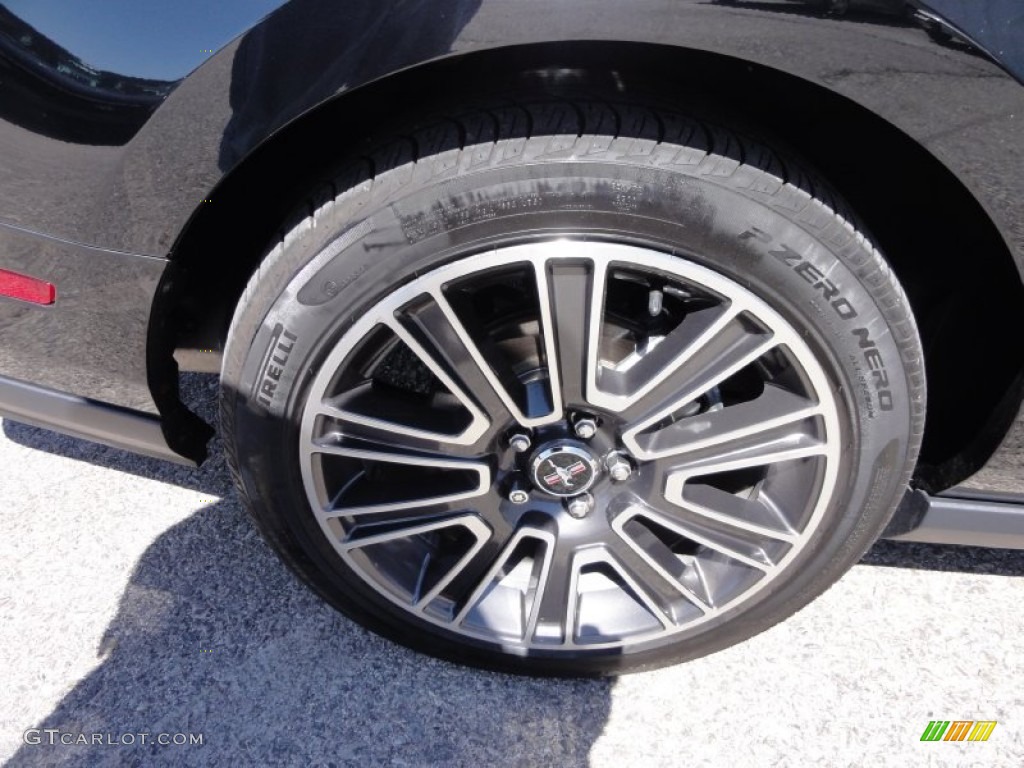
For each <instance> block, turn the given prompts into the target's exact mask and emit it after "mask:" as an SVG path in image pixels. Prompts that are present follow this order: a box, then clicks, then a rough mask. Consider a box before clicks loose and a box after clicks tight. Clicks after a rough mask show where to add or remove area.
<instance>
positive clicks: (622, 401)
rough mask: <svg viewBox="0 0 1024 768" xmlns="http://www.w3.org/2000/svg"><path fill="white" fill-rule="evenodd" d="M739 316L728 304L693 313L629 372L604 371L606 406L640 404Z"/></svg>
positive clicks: (599, 381) (602, 384)
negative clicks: (640, 401)
mask: <svg viewBox="0 0 1024 768" xmlns="http://www.w3.org/2000/svg"><path fill="white" fill-rule="evenodd" d="M737 314H738V310H737V309H736V308H735V307H732V306H730V305H728V304H725V305H717V306H714V307H707V308H705V309H701V310H698V311H696V312H691V313H690V314H688V315H687V316H686V317H684V318H683V320H682V322H680V323H679V325H678V326H676V327H675V328H674V329H673V330H672V331H671V332H670V333H669V334H668V335H667V336H665V337H664V338H662V339H660V340H659V341H658V343H657V344H656V345H654V346H653V348H651V349H650V350H646V351H643V353H642V354H638V355H637V356H636V359H635V360H631V362H630V364H629V365H628V368H627V369H626V370H625V371H619V370H616V369H615V368H614V367H602V368H601V369H600V370H599V372H598V378H597V386H598V389H599V390H600V392H601V397H602V399H603V404H605V405H607V406H608V407H610V408H613V409H614V410H618V411H622V410H624V409H626V408H628V407H630V406H633V405H634V404H636V403H637V402H638V401H639V400H640V399H641V398H643V397H646V396H647V395H648V394H650V393H651V392H652V391H653V390H654V389H655V388H656V387H657V386H658V385H659V384H661V383H662V382H664V381H665V380H666V379H667V378H669V377H670V376H672V374H673V373H674V372H675V371H676V370H677V369H678V368H679V367H680V366H682V365H684V364H686V362H687V360H690V359H691V358H693V357H694V356H695V355H696V354H697V353H698V352H699V351H700V349H701V348H702V347H703V346H704V345H706V344H709V343H711V342H712V341H713V340H714V339H715V338H716V336H718V335H719V334H721V333H723V332H724V331H725V330H726V328H727V326H729V324H730V323H732V322H733V321H734V320H735V318H736V316H737Z"/></svg>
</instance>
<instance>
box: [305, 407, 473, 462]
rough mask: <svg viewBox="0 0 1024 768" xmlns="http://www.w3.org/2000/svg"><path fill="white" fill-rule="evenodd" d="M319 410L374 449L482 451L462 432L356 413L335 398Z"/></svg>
mask: <svg viewBox="0 0 1024 768" xmlns="http://www.w3.org/2000/svg"><path fill="white" fill-rule="evenodd" d="M319 413H320V415H322V416H325V417H327V418H328V419H332V420H335V421H336V422H338V425H339V426H338V429H339V431H340V433H341V434H342V435H344V439H345V440H346V441H350V442H352V443H359V444H363V445H364V447H367V448H370V449H372V450H378V451H381V452H385V453H388V452H390V453H408V454H412V455H420V454H428V455H429V454H433V455H435V456H437V457H438V458H443V457H450V456H457V457H460V458H474V457H478V456H479V455H480V451H479V449H478V448H477V447H476V443H468V442H466V441H465V440H464V439H461V437H459V436H452V435H449V434H445V433H440V432H434V431H430V430H419V429H415V428H412V427H408V426H406V425H404V424H399V423H396V422H394V421H388V420H386V419H373V418H368V417H364V416H363V415H362V414H353V413H350V412H347V411H345V410H344V409H342V408H337V407H335V405H333V404H332V402H331V401H327V402H324V403H322V404H321V406H320V409H319ZM463 434H464V435H465V434H466V433H463Z"/></svg>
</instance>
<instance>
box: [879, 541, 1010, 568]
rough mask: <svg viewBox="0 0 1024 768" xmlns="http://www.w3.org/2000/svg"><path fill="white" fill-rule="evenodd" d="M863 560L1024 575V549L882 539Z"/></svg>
mask: <svg viewBox="0 0 1024 768" xmlns="http://www.w3.org/2000/svg"><path fill="white" fill-rule="evenodd" d="M860 564H861V565H883V566H890V567H894V568H914V569H923V570H928V571H955V572H959V573H975V574H980V575H985V576H1024V551H1020V550H1014V549H986V548H984V547H954V546H950V545H945V544H917V543H914V542H909V541H879V542H878V543H876V544H875V546H873V547H872V548H871V549H870V550H868V553H867V554H866V555H864V557H863V559H861V561H860Z"/></svg>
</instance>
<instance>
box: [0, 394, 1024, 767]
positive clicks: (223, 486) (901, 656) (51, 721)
mask: <svg viewBox="0 0 1024 768" xmlns="http://www.w3.org/2000/svg"><path fill="white" fill-rule="evenodd" d="M188 391H189V392H190V395H191V397H192V398H193V399H194V400H195V401H196V402H197V403H199V404H200V405H201V407H203V408H205V409H206V410H207V411H209V408H210V407H211V406H212V403H213V399H214V396H215V390H214V387H213V382H212V381H211V380H210V379H208V378H203V377H193V378H192V379H191V380H190V382H189V385H188ZM0 466H2V467H4V468H5V469H4V470H3V473H4V474H3V483H2V485H0V532H2V535H0V563H2V564H3V565H2V567H0V670H3V672H2V675H3V683H4V685H3V686H2V688H0V760H3V761H7V762H8V764H10V765H15V766H20V765H45V766H64V765H83V766H102V765H145V766H151V765H164V764H167V765H179V764H187V765H200V764H216V765H260V766H269V765H297V766H311V765H367V766H372V765H409V766H428V765H467V766H470V765H473V766H475V765H495V766H505V765H559V766H562V767H567V766H576V765H592V766H613V767H614V768H621V766H631V765H640V766H659V765H665V766H669V765H671V766H681V765H685V766H699V765H730V766H748V765H749V766H761V765H786V766H790V765H843V766H845V765H851V766H852V765H857V766H859V765H893V766H906V765H978V766H992V765H1003V766H1019V765H1021V764H1022V762H1024V737H1022V734H1024V693H1022V692H1021V689H1020V685H1019V684H1020V678H1019V675H1020V671H1021V659H1022V640H1021V638H1022V637H1024V614H1022V613H1021V612H1020V610H1019V606H1020V605H1024V579H1022V578H1021V576H1024V553H1015V552H1008V551H1001V550H979V549H957V548H951V547H931V546H923V545H912V544H895V543H882V544H879V545H878V546H876V547H875V549H874V550H872V552H871V553H870V554H869V555H868V556H867V557H866V558H865V560H864V562H863V563H862V564H861V565H859V566H857V567H856V568H854V569H853V571H851V573H850V574H848V575H847V576H846V577H845V578H844V579H843V580H842V581H841V582H840V583H839V584H838V585H836V587H834V588H833V589H832V590H831V591H829V592H828V593H827V594H826V595H825V596H824V597H822V598H821V599H819V600H818V601H817V602H815V603H813V604H812V605H811V606H810V607H808V608H807V609H805V610H804V611H802V612H801V613H800V614H799V615H797V616H796V617H794V618H792V619H791V620H789V621H787V622H786V623H784V624H782V625H780V626H778V627H776V628H774V629H772V630H770V631H768V632H765V633H764V634H762V635H760V636H758V637H757V638H755V639H753V640H751V641H749V642H747V643H745V644H743V645H740V646H738V647H735V648H732V649H729V650H727V651H724V652H722V653H719V654H717V655H715V656H712V657H709V658H706V659H702V660H699V661H696V662H691V663H690V664H686V665H683V666H678V667H675V668H671V669H666V670H661V671H658V672H652V673H646V674H640V675H633V676H628V677H624V678H622V679H619V680H617V681H549V680H537V679H527V678H514V677H509V676H505V675H500V674H492V673H485V672H479V671H474V670H469V669H463V668H460V667H458V666H455V665H452V664H448V663H444V662H440V661H435V660H433V659H429V658H425V657H423V656H419V655H416V654H414V653H412V652H410V651H407V650H405V649H403V648H400V647H398V646H395V645H393V644H391V643H389V642H387V641H384V640H381V639H379V638H377V637H375V636H373V635H371V634H369V633H367V632H364V631H363V630H362V629H360V628H359V627H357V626H355V625H353V624H352V623H351V622H349V621H348V620H346V619H344V618H342V617H341V616H339V615H337V614H336V613H334V612H333V611H332V610H330V609H328V608H326V607H325V606H323V605H322V604H321V603H320V602H319V601H318V600H317V599H316V598H315V597H314V596H313V595H312V594H310V593H309V592H308V591H307V590H306V589H305V588H303V587H302V586H300V585H299V584H298V583H297V582H296V580H295V579H294V578H293V577H292V576H291V575H290V574H289V572H288V571H286V569H285V568H284V566H282V565H281V564H280V563H279V562H278V561H277V559H276V558H275V557H274V555H273V553H272V552H271V551H270V550H269V549H268V548H267V546H266V545H265V544H264V543H263V542H262V540H261V539H260V538H259V536H258V535H256V534H255V533H254V531H253V530H252V528H251V526H250V525H249V523H248V521H247V519H246V516H245V514H244V512H243V511H242V509H241V508H240V507H239V504H238V501H237V500H236V498H235V494H234V492H233V490H232V489H231V486H230V483H229V481H228V478H227V473H226V470H225V467H224V461H223V457H222V454H221V452H220V449H219V446H215V451H214V456H213V459H212V460H211V461H210V462H209V463H208V464H207V465H205V466H204V467H203V469H202V470H198V471H197V470H189V469H187V468H181V467H176V466H173V465H169V464H164V463H161V462H158V461H151V460H148V459H145V458H140V457H135V456H131V455H129V454H126V453H122V452H120V451H116V450H113V449H107V448H104V447H101V446H95V445H93V444H91V443H86V442H81V441H77V440H73V439H70V438H66V437H61V436H57V435H54V434H51V433H48V432H44V431H41V430H37V429H34V428H31V427H26V426H23V425H20V424H15V423H13V422H4V423H3V425H2V431H0ZM58 482H59V484H57V483H58ZM55 490H56V492H55ZM933 719H943V720H955V719H986V720H997V721H998V723H999V724H998V726H997V727H996V728H995V730H994V732H993V733H992V736H991V738H990V740H989V741H988V742H985V743H966V742H965V743H943V742H940V743H922V742H920V741H919V739H920V736H921V733H922V731H923V730H924V728H925V726H926V725H927V724H928V721H929V720H933ZM33 728H35V729H59V730H60V733H74V734H77V733H80V732H84V733H87V734H93V733H97V734H103V736H102V738H103V739H107V738H108V736H107V734H110V738H113V739H118V738H121V735H122V734H141V733H147V734H149V736H148V737H147V739H155V738H156V735H157V734H160V733H166V734H178V733H186V734H202V741H203V743H202V745H201V746H173V745H169V746H156V745H152V744H146V745H142V744H140V743H138V742H139V741H140V740H141V737H139V736H135V737H134V739H135V741H136V743H135V744H132V745H124V744H122V745H108V744H90V745H78V746H74V745H72V746H61V745H60V744H59V743H58V744H56V745H52V746H51V745H49V744H48V743H47V741H46V740H47V739H48V738H50V737H49V736H48V735H47V734H46V733H45V732H43V733H40V739H41V741H42V743H41V744H36V745H33V744H25V743H24V736H23V734H24V733H25V731H26V730H27V729H33ZM53 738H55V739H57V740H59V739H60V735H59V734H58V735H55V736H54V737H53ZM65 738H70V737H65ZM90 738H91V737H90ZM125 740H127V739H125Z"/></svg>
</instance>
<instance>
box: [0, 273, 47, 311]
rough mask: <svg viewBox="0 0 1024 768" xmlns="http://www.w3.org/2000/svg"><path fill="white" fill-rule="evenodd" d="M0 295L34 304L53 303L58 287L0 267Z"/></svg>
mask: <svg viewBox="0 0 1024 768" xmlns="http://www.w3.org/2000/svg"><path fill="white" fill-rule="evenodd" d="M0 296H10V297H11V298H12V299H21V300H22V301H31V302H32V303H33V304H53V302H54V301H56V299H57V287H56V286H55V285H54V284H53V283H48V282H46V281H45V280H38V279H36V278H34V277H29V276H28V275H19V274H18V273H17V272H8V271H7V270H6V269H0Z"/></svg>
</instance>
